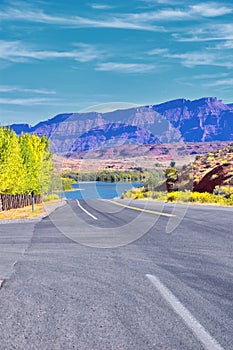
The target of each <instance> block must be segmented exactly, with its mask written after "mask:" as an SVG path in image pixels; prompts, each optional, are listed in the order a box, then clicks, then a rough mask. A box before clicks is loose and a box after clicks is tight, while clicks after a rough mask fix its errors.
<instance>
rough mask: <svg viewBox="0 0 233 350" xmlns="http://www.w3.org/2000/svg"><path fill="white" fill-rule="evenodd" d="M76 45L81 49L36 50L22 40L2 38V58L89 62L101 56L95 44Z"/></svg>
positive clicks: (11, 60)
mask: <svg viewBox="0 0 233 350" xmlns="http://www.w3.org/2000/svg"><path fill="white" fill-rule="evenodd" d="M75 46H77V47H78V48H79V50H72V51H54V50H35V49H33V48H31V47H30V46H28V45H26V44H24V43H23V42H21V41H4V40H0V59H4V60H8V61H10V62H27V61H28V60H30V59H34V60H49V59H59V58H64V59H65V58H68V59H73V60H75V61H79V62H89V61H93V60H95V59H97V58H99V57H100V56H101V53H100V52H99V51H98V50H96V48H95V47H94V46H91V45H86V44H76V45H75Z"/></svg>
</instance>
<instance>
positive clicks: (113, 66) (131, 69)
mask: <svg viewBox="0 0 233 350" xmlns="http://www.w3.org/2000/svg"><path fill="white" fill-rule="evenodd" d="M154 69H155V66H154V65H152V64H141V63H117V62H106V63H100V64H98V65H97V67H96V70H97V71H106V72H119V73H148V72H151V71H152V70H154Z"/></svg>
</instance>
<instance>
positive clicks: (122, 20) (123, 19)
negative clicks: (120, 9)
mask: <svg viewBox="0 0 233 350" xmlns="http://www.w3.org/2000/svg"><path fill="white" fill-rule="evenodd" d="M0 19H1V20H8V21H13V20H15V21H24V22H25V21H27V22H33V23H44V24H51V25H52V24H53V25H60V26H64V27H72V28H82V27H90V28H118V29H133V30H147V31H163V30H164V29H163V27H161V26H155V25H152V24H149V23H145V22H143V21H131V20H130V18H129V16H128V15H126V16H122V15H115V16H109V15H108V16H107V17H105V18H102V19H98V20H97V19H91V18H86V17H81V16H66V17H61V16H56V15H49V14H46V13H45V12H44V11H42V10H35V9H29V8H25V9H18V8H13V7H11V8H8V9H6V10H5V11H1V12H0Z"/></svg>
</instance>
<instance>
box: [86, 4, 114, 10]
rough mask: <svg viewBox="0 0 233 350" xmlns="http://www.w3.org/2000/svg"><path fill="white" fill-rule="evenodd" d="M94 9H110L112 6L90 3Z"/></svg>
mask: <svg viewBox="0 0 233 350" xmlns="http://www.w3.org/2000/svg"><path fill="white" fill-rule="evenodd" d="M90 6H91V7H92V8H93V9H94V10H109V9H112V8H113V7H112V6H109V5H105V4H91V5H90Z"/></svg>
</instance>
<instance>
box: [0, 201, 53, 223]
mask: <svg viewBox="0 0 233 350" xmlns="http://www.w3.org/2000/svg"><path fill="white" fill-rule="evenodd" d="M56 202H57V200H56V201H50V202H46V206H47V205H49V204H53V203H56ZM42 214H46V210H45V209H44V204H35V211H34V212H32V207H31V206H28V207H24V208H19V209H11V210H7V211H2V212H0V221H1V220H16V219H30V218H36V217H38V216H40V215H42Z"/></svg>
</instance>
